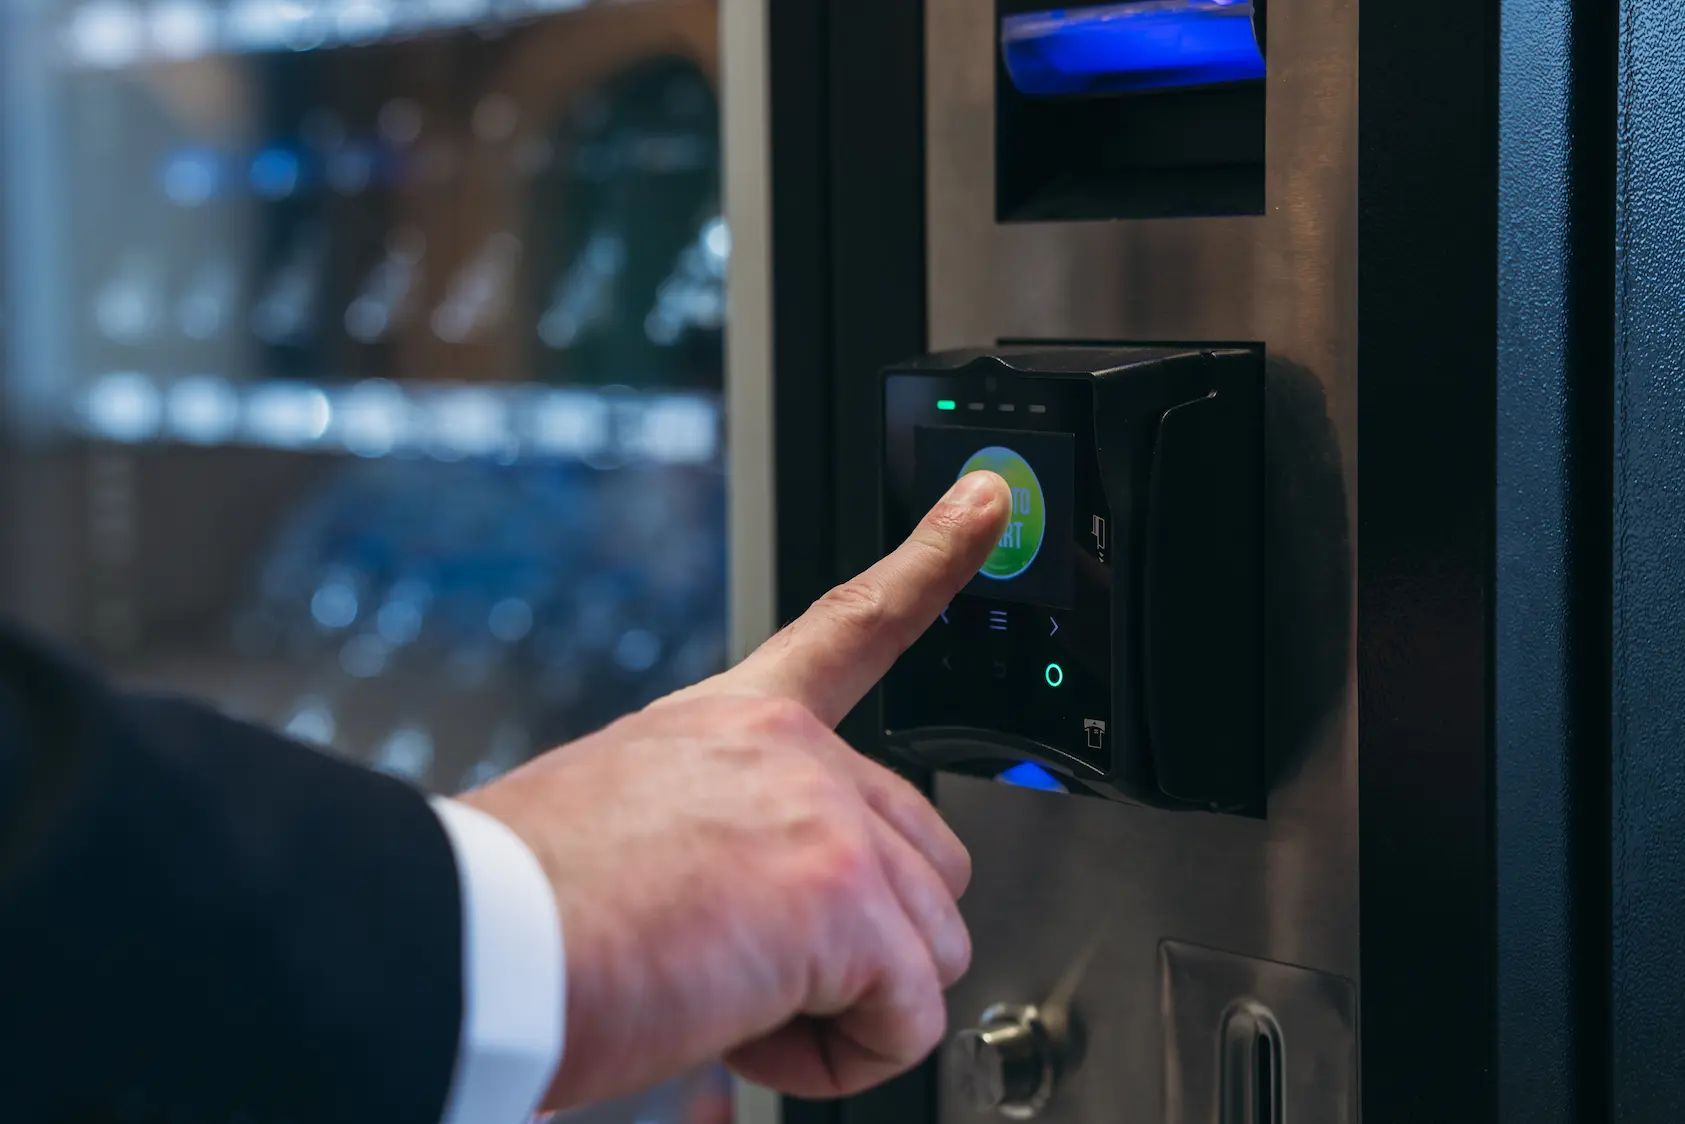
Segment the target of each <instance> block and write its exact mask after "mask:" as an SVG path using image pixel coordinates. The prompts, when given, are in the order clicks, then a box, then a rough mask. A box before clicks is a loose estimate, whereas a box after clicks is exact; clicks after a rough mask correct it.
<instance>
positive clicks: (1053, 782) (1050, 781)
mask: <svg viewBox="0 0 1685 1124" xmlns="http://www.w3.org/2000/svg"><path fill="white" fill-rule="evenodd" d="M995 779H996V780H997V781H1000V782H1001V783H1002V784H1009V785H1013V786H1014V787H1016V788H1033V789H1036V790H1038V791H1040V792H1069V791H1070V789H1068V788H1066V787H1065V786H1064V785H1062V784H1060V783H1059V781H1058V779H1057V778H1056V777H1054V775H1053V774H1052V773H1050V772H1048V771H1047V770H1046V769H1043V768H1042V767H1041V766H1040V765H1033V764H1031V763H1030V762H1028V761H1024V762H1021V763H1020V764H1017V765H1014V766H1012V768H1010V769H1008V770H1006V771H1005V772H1004V773H1002V774H1000V776H998V777H996V778H995Z"/></svg>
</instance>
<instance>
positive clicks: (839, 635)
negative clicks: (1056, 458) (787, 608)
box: [716, 472, 1012, 726]
mask: <svg viewBox="0 0 1685 1124" xmlns="http://www.w3.org/2000/svg"><path fill="white" fill-rule="evenodd" d="M1011 506H1012V505H1011V492H1010V490H1009V489H1008V488H1007V485H1006V481H1004V480H1002V479H1001V478H1000V477H999V476H996V475H995V474H994V473H992V472H973V473H969V474H968V475H966V476H964V477H961V478H960V480H959V481H958V483H956V484H955V485H954V486H953V487H952V488H950V489H949V490H948V494H947V495H945V496H943V497H942V499H941V500H939V501H938V502H937V504H936V506H935V507H933V508H931V510H930V512H929V513H928V514H927V515H926V516H925V517H924V518H923V519H922V520H921V521H920V522H919V525H918V526H917V527H916V528H914V530H913V533H912V535H910V536H909V537H908V538H907V541H906V542H904V543H902V544H901V545H900V546H899V547H897V548H896V549H895V551H894V552H893V553H891V554H890V555H889V556H888V557H886V558H884V559H882V560H881V561H879V562H878V563H877V564H876V565H875V566H873V567H872V568H871V569H869V570H867V571H866V572H865V573H863V574H861V575H860V576H859V577H857V578H855V579H854V580H853V581H849V582H845V583H844V584H842V585H839V586H838V587H837V588H835V589H833V590H831V592H829V593H827V594H826V595H825V596H824V597H821V598H820V599H819V600H818V601H816V602H814V603H813V606H812V607H811V608H810V609H808V611H807V612H806V613H803V614H802V615H801V616H800V617H798V618H797V619H796V620H795V621H794V622H792V623H791V624H790V625H788V626H787V627H785V628H784V629H783V630H782V631H781V632H779V633H778V635H776V636H774V637H773V638H772V639H770V640H768V641H767V642H766V643H765V644H762V645H761V646H760V647H759V648H757V649H756V650H755V651H754V652H753V653H752V654H751V655H750V656H749V657H748V658H747V659H745V660H744V661H743V662H742V663H740V664H738V665H737V666H736V667H735V668H733V669H732V670H730V671H728V672H726V673H725V674H724V675H722V676H719V677H718V678H717V680H716V683H717V687H718V688H719V689H723V690H728V691H735V692H744V693H751V694H757V695H777V696H782V697H785V698H790V699H794V700H795V701H797V702H799V703H801V704H803V705H804V706H806V707H807V708H808V709H809V710H811V711H812V712H813V713H814V714H815V715H817V716H818V718H819V719H820V721H822V722H824V723H825V724H826V725H828V726H835V725H836V724H837V723H838V722H840V721H842V719H843V716H844V715H846V714H847V713H848V712H849V710H850V709H852V708H853V707H854V705H855V704H856V703H858V702H859V701H860V700H861V699H862V698H864V697H865V696H866V693H867V692H868V691H870V690H871V689H872V687H873V686H874V685H875V684H876V683H877V681H878V680H879V679H882V678H883V677H884V675H885V674H887V673H888V671H889V669H890V667H891V666H893V665H894V663H895V661H896V660H897V659H898V658H900V656H901V653H902V652H905V651H906V650H907V649H908V647H910V646H911V645H912V643H913V641H915V640H917V639H918V638H919V636H920V635H922V634H923V632H924V630H925V629H927V628H929V627H930V625H931V622H933V621H934V620H935V619H936V618H937V616H938V615H940V614H941V612H942V610H943V609H944V608H946V607H947V605H948V602H949V601H951V600H953V597H954V594H956V593H958V592H959V591H960V590H961V589H963V588H964V587H965V584H966V583H967V582H968V581H970V580H971V579H972V577H973V576H974V575H975V574H976V573H977V571H978V570H979V569H981V568H982V566H983V563H984V561H985V560H987V558H988V557H989V552H990V551H991V550H993V549H994V548H995V545H996V544H997V543H998V542H999V540H1000V536H1001V533H1002V531H1004V530H1005V527H1006V521H1007V517H1008V514H1009V512H1010V510H1011Z"/></svg>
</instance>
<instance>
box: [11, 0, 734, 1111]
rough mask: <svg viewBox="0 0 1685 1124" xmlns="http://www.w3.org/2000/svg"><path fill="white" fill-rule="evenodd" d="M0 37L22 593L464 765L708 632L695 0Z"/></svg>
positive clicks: (272, 698) (179, 688)
mask: <svg viewBox="0 0 1685 1124" xmlns="http://www.w3.org/2000/svg"><path fill="white" fill-rule="evenodd" d="M0 55H3V57H0V75H3V77H4V86H3V95H0V98H3V101H0V107H3V108H0V112H3V114H4V132H3V134H0V137H3V143H4V147H3V149H0V184H3V187H0V198H3V200H4V203H3V205H4V218H5V223H4V228H3V229H4V237H3V239H0V249H3V258H0V265H3V270H0V272H3V274H4V278H5V281H4V290H5V293H6V311H7V313H8V315H7V316H6V318H5V322H6V328H5V344H6V359H5V365H4V368H3V371H4V379H3V389H4V411H3V413H4V417H5V424H6V427H5V440H4V449H5V478H4V496H3V499H0V553H3V555H4V565H3V567H0V572H3V574H4V582H3V583H0V603H3V605H4V609H5V611H6V612H7V613H8V615H11V616H14V617H16V618H21V619H22V620H23V621H25V622H27V623H28V624H31V625H33V626H34V627H36V628H37V629H39V630H42V631H45V632H47V633H49V634H51V635H53V636H54V637H56V638H58V639H59V640H60V641H61V642H63V643H65V644H66V645H68V646H71V647H73V648H75V649H77V650H79V651H82V652H85V653H87V654H88V655H89V656H90V657H91V658H93V659H95V660H96V661H98V662H99V663H100V664H101V665H102V666H103V667H104V668H106V669H107V670H108V671H109V672H110V673H111V674H112V675H113V676H115V677H116V678H117V679H118V680H120V681H121V682H123V683H125V684H128V685H132V686H135V687H140V688H146V689H155V690H162V691H171V692H186V693H189V694H193V695H197V696H201V697H205V698H208V699H210V700H211V701H213V702H214V703H215V704H217V705H218V706H220V707H222V708H223V709H225V710H226V711H228V712H229V713H232V714H235V715H239V716H241V717H244V718H247V719H250V720H253V721H257V722H260V723H263V724H266V725H269V726H272V727H274V728H276V729H279V730H283V731H285V732H287V733H288V734H290V735H292V736H294V737H296V738H298V739H301V740H303V741H306V742H310V743H314V744H317V745H319V746H321V747H323V748H324V749H325V750H326V751H328V752H332V753H336V754H342V755H344V756H346V757H348V758H351V759H353V760H356V761H359V762H362V763H365V764H368V765H371V766H373V767H375V768H378V769H381V770H384V771H387V772H390V773H392V774H394V775H397V776H401V777H404V778H406V779H408V780H409V781H411V782H412V783H415V784H417V785H419V786H422V787H424V788H426V789H429V790H431V791H435V792H440V793H446V794H448V793H453V792H456V791H459V790H461V789H463V788H465V787H468V786H471V785H474V784H477V783H481V782H483V781H485V780H487V779H489V778H491V777H493V776H495V775H497V774H498V773H500V772H502V771H504V770H506V769H508V768H510V767H511V766H513V765H515V764H518V763H519V762H521V761H522V760H524V759H526V758H527V757H529V756H530V755H532V754H535V753H537V752H540V751H542V750H544V749H547V748H549V747H550V746H553V745H557V744H560V743H561V742H564V741H567V740H569V739H571V738H574V737H577V736H579V735H581V734H584V733H586V732H589V731H591V730H593V729H596V728H598V727H600V726H602V725H603V724H605V723H607V722H608V721H610V720H612V719H614V718H616V717H618V716H619V715H621V714H623V713H626V712H627V711H630V710H633V709H636V708H637V707H639V706H641V705H643V703H645V702H647V701H648V700H650V699H653V698H655V697H657V696H659V695H661V694H664V693H666V692H668V691H671V690H673V689H675V688H677V687H678V686H681V685H683V684H686V683H690V682H693V681H695V680H696V679H699V678H701V677H703V676H705V675H708V674H710V673H711V672H713V671H715V670H717V669H719V668H720V667H722V666H723V665H724V661H725V660H726V658H727V623H728V622H727V609H726V585H727V575H726V478H725V455H726V454H725V444H724V442H725V430H724V426H723V417H722V411H723V406H722V395H723V377H724V374H723V372H724V366H723V363H724V360H723V326H724V322H725V316H726V293H725V271H726V262H727V260H728V256H729V253H730V235H729V232H728V228H727V225H726V223H725V220H724V212H723V209H722V207H723V203H722V194H721V187H722V184H721V176H722V156H721V132H722V129H721V114H722V111H721V101H720V89H719V76H720V58H719V11H718V8H717V5H716V4H715V3H714V2H713V0H647V2H639V3H584V2H572V0H530V2H528V0H26V2H23V3H8V4H6V5H4V10H3V11H0ZM0 1084H3V1083H0ZM727 1097H728V1092H727V1089H726V1087H725V1084H724V1081H723V1078H722V1077H720V1076H719V1075H718V1074H716V1073H715V1072H714V1071H712V1070H709V1071H707V1072H705V1073H702V1074H699V1075H697V1076H696V1077H695V1078H693V1079H687V1080H686V1081H684V1082H681V1083H680V1084H679V1085H677V1086H674V1087H672V1088H669V1089H663V1090H657V1091H653V1092H652V1093H651V1094H650V1095H649V1096H648V1097H646V1098H643V1099H640V1100H637V1101H635V1102H633V1103H628V1104H624V1105H619V1106H605V1107H602V1108H599V1109H595V1110H593V1113H594V1115H593V1116H592V1117H591V1119H600V1120H603V1121H626V1122H630V1121H633V1120H639V1121H659V1122H661V1124H688V1122H691V1121H697V1122H700V1121H704V1120H709V1121H711V1120H717V1119H720V1118H721V1114H723V1113H726V1112H728V1111H729V1108H728V1103H729V1102H728V1100H727ZM4 1115H5V1109H4V1107H3V1105H0V1116H4Z"/></svg>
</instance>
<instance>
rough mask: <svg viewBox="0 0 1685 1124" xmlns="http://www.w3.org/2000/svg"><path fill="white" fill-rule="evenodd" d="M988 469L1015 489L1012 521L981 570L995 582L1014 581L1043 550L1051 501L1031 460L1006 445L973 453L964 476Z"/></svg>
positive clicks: (966, 463)
mask: <svg viewBox="0 0 1685 1124" xmlns="http://www.w3.org/2000/svg"><path fill="white" fill-rule="evenodd" d="M985 470H986V471H989V472H992V473H994V474H995V475H996V476H999V477H1000V478H1001V479H1002V480H1005V481H1006V483H1007V486H1008V487H1010V488H1011V489H1012V521H1011V522H1010V523H1008V524H1007V525H1006V533H1005V534H1004V535H1002V536H1001V538H1000V542H999V543H998V544H997V545H996V546H995V549H994V550H993V551H992V552H991V553H990V554H989V559H988V561H987V562H984V563H983V568H982V569H981V570H979V571H978V572H979V573H980V574H982V575H983V576H984V577H986V578H993V579H994V580H995V581H1002V582H1004V581H1010V580H1012V579H1013V578H1015V577H1017V576H1018V575H1019V574H1022V573H1023V572H1024V571H1025V570H1028V569H1029V568H1030V564H1031V563H1033V562H1034V561H1035V560H1036V555H1038V554H1040V553H1041V540H1042V538H1043V536H1044V535H1045V534H1046V533H1047V500H1046V498H1045V497H1043V496H1042V494H1041V481H1040V480H1038V479H1036V470H1035V469H1033V468H1031V467H1030V462H1029V461H1027V460H1025V459H1024V458H1023V457H1021V456H1019V455H1018V454H1017V453H1015V452H1013V451H1012V450H1011V449H1008V448H1006V447H1005V446H1004V445H991V446H989V447H988V448H987V449H979V450H978V451H977V452H975V453H973V454H972V455H971V459H970V460H968V461H966V462H965V467H964V468H961V469H960V475H961V476H964V475H965V474H966V473H968V472H982V471H985Z"/></svg>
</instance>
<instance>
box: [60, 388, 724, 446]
mask: <svg viewBox="0 0 1685 1124" xmlns="http://www.w3.org/2000/svg"><path fill="white" fill-rule="evenodd" d="M65 421H66V423H67V425H68V427H69V429H70V430H71V432H73V433H75V434H76V435H78V436H81V437H85V438H89V439H92V440H95V441H101V442H110V443H116V444H122V445H158V444H166V445H170V444H173V445H186V446H197V447H201V448H205V447H209V448H215V447H246V448H259V449H276V450H282V451H288V452H330V453H345V454H350V455H353V456H359V457H370V458H372V457H387V456H411V457H426V458H430V459H433V460H441V461H456V460H465V459H484V460H493V461H500V462H504V463H512V462H514V461H516V460H550V461H564V462H578V463H583V464H588V465H593V466H596V467H605V468H606V467H621V466H624V465H635V464H656V465H715V464H718V463H719V457H720V449H721V406H720V401H719V399H718V397H717V396H714V395H708V394H697V393H649V392H635V391H631V390H618V389H613V388H607V389H578V388H567V389H559V388H547V387H537V386H530V385H508V384H441V383H395V382H387V381H384V380H366V381H362V382H355V383H349V384H339V385H335V384H316V383H309V382H295V381H258V382H241V381H235V380H231V379H225V378H221V377H217V376H209V375H202V376H190V377H184V378H176V379H159V378H155V377H153V376H150V375H148V374H146V373H144V372H140V371H113V372H109V373H107V374H104V375H101V376H99V377H97V378H95V379H93V380H92V381H91V382H89V383H88V384H87V385H86V386H85V387H84V388H83V389H82V391H81V393H80V395H79V396H78V397H77V398H76V399H75V400H74V401H73V403H72V404H71V405H70V408H69V409H68V410H67V411H66V418H65Z"/></svg>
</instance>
